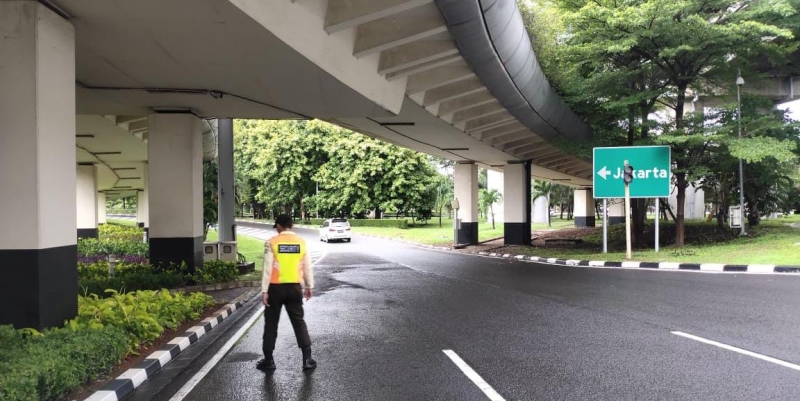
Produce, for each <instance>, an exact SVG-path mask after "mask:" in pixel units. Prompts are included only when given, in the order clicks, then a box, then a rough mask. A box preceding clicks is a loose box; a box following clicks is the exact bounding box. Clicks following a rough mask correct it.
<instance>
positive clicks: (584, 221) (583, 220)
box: [573, 188, 595, 227]
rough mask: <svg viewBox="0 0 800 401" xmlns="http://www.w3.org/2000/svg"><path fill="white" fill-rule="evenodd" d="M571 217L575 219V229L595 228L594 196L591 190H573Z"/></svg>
mask: <svg viewBox="0 0 800 401" xmlns="http://www.w3.org/2000/svg"><path fill="white" fill-rule="evenodd" d="M573 217H574V219H575V227H594V226H595V210H594V194H593V192H592V190H591V189H588V188H584V189H576V190H575V210H574V212H573Z"/></svg>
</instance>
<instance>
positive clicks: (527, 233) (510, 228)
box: [503, 223, 531, 245]
mask: <svg viewBox="0 0 800 401" xmlns="http://www.w3.org/2000/svg"><path fill="white" fill-rule="evenodd" d="M503 234H504V235H503V237H504V244H505V245H530V244H531V225H530V223H504V224H503Z"/></svg>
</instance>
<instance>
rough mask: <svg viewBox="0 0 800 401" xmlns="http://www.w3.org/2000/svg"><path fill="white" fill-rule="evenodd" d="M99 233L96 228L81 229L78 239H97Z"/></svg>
mask: <svg viewBox="0 0 800 401" xmlns="http://www.w3.org/2000/svg"><path fill="white" fill-rule="evenodd" d="M97 237H98V231H97V229H96V228H79V229H78V238H97Z"/></svg>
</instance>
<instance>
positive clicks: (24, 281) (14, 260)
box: [0, 245, 78, 330]
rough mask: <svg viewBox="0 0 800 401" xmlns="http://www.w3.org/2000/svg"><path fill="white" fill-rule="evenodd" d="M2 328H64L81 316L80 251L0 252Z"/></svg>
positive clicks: (72, 247) (70, 247) (71, 248)
mask: <svg viewBox="0 0 800 401" xmlns="http://www.w3.org/2000/svg"><path fill="white" fill-rule="evenodd" d="M0 260H2V261H3V262H2V263H0V276H2V277H3V280H0V303H1V304H2V305H4V307H3V308H0V324H11V325H13V326H14V327H15V328H17V329H21V328H25V327H33V328H35V329H37V330H42V329H45V328H48V327H62V326H64V321H65V320H67V319H72V318H74V317H75V316H76V315H77V314H78V263H77V260H78V247H77V246H76V245H67V246H62V247H57V248H46V249H0Z"/></svg>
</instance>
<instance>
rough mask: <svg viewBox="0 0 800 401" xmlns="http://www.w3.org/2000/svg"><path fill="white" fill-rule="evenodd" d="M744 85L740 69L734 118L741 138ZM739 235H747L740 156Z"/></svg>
mask: <svg viewBox="0 0 800 401" xmlns="http://www.w3.org/2000/svg"><path fill="white" fill-rule="evenodd" d="M742 85H744V78H742V70H739V71H738V72H737V74H736V120H737V122H738V123H739V139H742V95H741V90H740V88H741V87H742ZM739 215H740V216H741V217H740V222H739V223H740V224H739V235H740V236H742V237H744V236H746V235H747V232H745V229H744V166H743V163H742V158H741V157H740V158H739Z"/></svg>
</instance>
